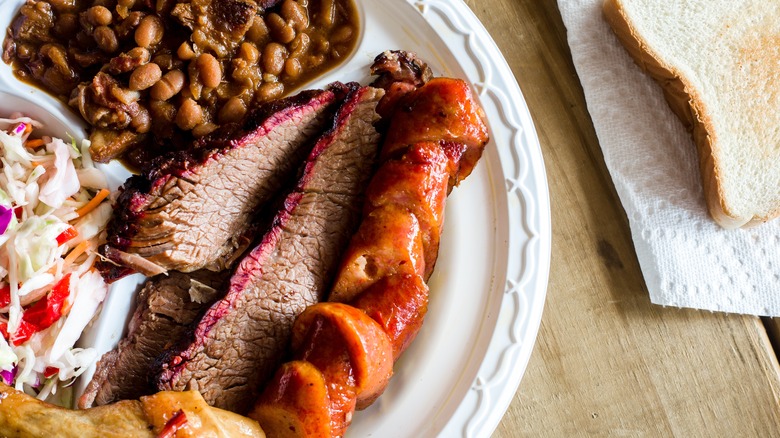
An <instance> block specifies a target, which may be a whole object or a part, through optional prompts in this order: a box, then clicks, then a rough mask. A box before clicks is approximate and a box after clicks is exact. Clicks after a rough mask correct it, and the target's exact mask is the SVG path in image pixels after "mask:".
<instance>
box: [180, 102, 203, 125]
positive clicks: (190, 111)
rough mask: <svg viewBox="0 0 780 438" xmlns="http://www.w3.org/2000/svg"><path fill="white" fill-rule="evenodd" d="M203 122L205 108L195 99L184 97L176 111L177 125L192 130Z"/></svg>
mask: <svg viewBox="0 0 780 438" xmlns="http://www.w3.org/2000/svg"><path fill="white" fill-rule="evenodd" d="M201 122H203V108H201V107H200V105H198V103H197V102H195V100H194V99H191V98H188V99H184V101H183V102H182V103H181V106H179V111H178V112H177V113H176V126H178V127H179V128H181V129H183V130H185V131H190V130H192V128H194V127H196V126H198V125H199V124H201Z"/></svg>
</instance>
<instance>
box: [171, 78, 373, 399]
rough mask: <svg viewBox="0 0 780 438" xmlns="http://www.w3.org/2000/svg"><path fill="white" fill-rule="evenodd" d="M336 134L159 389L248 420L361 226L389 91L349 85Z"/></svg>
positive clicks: (314, 155) (314, 157) (322, 143)
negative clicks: (193, 394) (190, 393)
mask: <svg viewBox="0 0 780 438" xmlns="http://www.w3.org/2000/svg"><path fill="white" fill-rule="evenodd" d="M347 87H348V88H349V91H348V94H347V97H346V99H345V102H344V103H343V104H342V105H341V107H340V108H339V109H338V110H337V112H336V115H335V118H334V122H333V125H332V126H331V127H330V128H329V130H328V131H327V132H325V134H323V136H322V137H321V138H320V139H319V140H318V142H317V143H316V145H315V146H314V149H313V151H312V152H311V154H310V155H309V157H308V159H307V161H306V164H305V168H304V172H303V176H302V177H301V179H300V180H299V182H298V184H297V186H296V188H295V189H294V190H293V192H292V193H290V194H289V195H288V196H287V198H286V199H285V200H284V206H283V208H282V210H281V211H280V212H279V213H278V214H277V215H276V217H275V218H274V221H273V225H272V227H271V229H270V230H269V231H268V232H267V233H266V234H265V235H264V237H263V238H262V241H261V243H260V244H259V245H258V246H257V247H256V248H254V249H253V250H252V251H251V252H250V253H249V254H248V255H247V256H246V257H244V258H243V259H242V260H241V261H240V263H239V265H238V267H237V268H236V271H235V273H234V274H233V276H232V277H231V279H230V284H229V287H228V289H227V293H226V295H225V296H224V298H222V299H220V300H219V301H217V302H216V303H215V304H214V305H212V307H211V308H209V310H208V311H207V312H206V314H205V315H204V317H203V318H202V319H201V321H200V323H199V324H198V325H197V327H196V328H195V332H194V336H193V338H192V341H191V342H190V344H189V345H187V346H186V347H185V348H182V349H181V350H180V351H178V352H177V353H175V354H172V355H171V356H170V358H169V359H168V360H167V361H166V363H165V365H164V368H163V373H162V375H161V377H160V381H159V387H160V389H173V390H184V389H196V390H198V391H200V393H201V394H203V396H204V398H205V399H206V401H207V402H208V403H209V404H212V405H214V406H217V407H221V408H225V409H229V410H232V411H235V412H246V411H247V410H248V409H249V408H250V407H251V405H252V403H253V402H254V400H255V399H256V397H257V394H258V391H259V389H260V388H259V387H260V385H261V384H262V383H263V382H264V381H265V380H266V379H267V378H268V377H269V376H270V374H271V373H272V372H273V370H274V368H275V367H276V366H277V365H278V362H279V361H280V359H281V356H282V354H283V352H284V351H285V349H286V347H287V345H288V342H289V339H290V330H291V326H292V323H293V320H294V319H295V317H296V316H297V315H298V314H300V313H301V312H302V311H303V310H304V309H305V308H306V307H307V306H308V305H311V304H314V303H316V302H318V301H319V300H320V299H321V298H323V294H324V293H325V291H326V290H327V289H328V288H329V287H330V284H331V282H332V279H333V275H334V271H335V268H336V264H337V263H338V260H339V258H340V256H341V254H342V252H343V250H344V248H345V246H346V244H347V243H348V241H349V238H350V236H351V235H352V233H353V232H354V231H355V229H356V227H357V222H358V219H359V216H360V211H361V207H362V197H363V192H364V190H365V187H366V185H367V182H368V180H369V178H370V177H371V174H372V171H373V168H374V164H375V160H376V156H377V152H378V146H377V143H378V141H379V134H378V133H377V132H376V129H375V128H374V126H373V125H374V123H375V122H376V121H377V120H378V118H379V116H378V115H377V113H376V111H375V108H376V105H377V102H378V101H379V99H380V98H381V96H382V95H383V90H380V89H376V88H371V87H360V86H358V85H357V84H350V85H348V86H347Z"/></svg>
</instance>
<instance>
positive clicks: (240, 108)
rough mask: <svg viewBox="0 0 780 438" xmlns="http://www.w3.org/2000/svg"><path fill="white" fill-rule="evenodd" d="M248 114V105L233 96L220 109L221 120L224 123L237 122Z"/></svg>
mask: <svg viewBox="0 0 780 438" xmlns="http://www.w3.org/2000/svg"><path fill="white" fill-rule="evenodd" d="M244 114H246V106H245V105H244V102H243V101H242V100H241V99H239V98H238V97H231V98H230V99H229V100H228V101H227V102H225V104H224V105H222V108H220V110H219V121H220V122H222V123H229V122H237V121H239V120H241V118H242V117H244Z"/></svg>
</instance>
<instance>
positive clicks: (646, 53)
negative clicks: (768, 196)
mask: <svg viewBox="0 0 780 438" xmlns="http://www.w3.org/2000/svg"><path fill="white" fill-rule="evenodd" d="M603 13H604V17H605V18H606V20H607V22H608V23H609V25H610V26H611V27H612V30H613V31H614V32H615V35H617V37H618V40H620V42H621V44H622V45H623V46H624V47H625V48H626V50H627V51H628V53H629V54H630V55H631V57H632V58H633V59H634V62H636V64H637V65H639V66H640V67H641V68H642V69H643V70H645V71H646V72H647V73H648V74H649V75H650V76H651V77H652V78H653V79H654V80H655V81H656V82H657V83H658V84H659V85H660V86H661V88H662V90H663V92H664V96H665V97H666V101H667V102H668V103H669V106H670V107H671V109H672V111H674V113H675V114H676V115H677V116H678V117H679V118H680V120H681V121H682V122H683V123H684V124H685V126H686V128H688V130H690V131H691V132H692V135H693V140H694V143H695V144H696V147H697V151H698V156H699V169H700V171H701V180H702V187H703V189H704V197H705V201H706V202H707V209H708V210H709V213H710V216H712V218H713V219H714V220H715V222H717V223H718V224H719V225H720V226H721V227H723V228H726V229H733V228H739V227H743V228H747V227H751V226H755V225H759V224H761V223H764V222H766V221H768V220H771V219H774V218H776V217H778V216H780V206H778V207H777V208H775V209H773V210H772V211H771V212H770V213H769V214H768V215H767V216H766V217H761V216H757V215H754V216H739V215H737V214H736V213H734V212H732V211H730V209H729V207H728V204H727V203H726V199H725V197H724V195H723V188H722V186H721V182H720V180H721V178H722V175H720V174H719V172H718V169H720V167H721V166H720V165H719V160H720V156H719V155H718V154H717V153H715V151H716V150H717V147H718V143H717V135H716V133H717V130H716V129H715V127H714V123H713V121H712V118H711V117H710V115H709V114H708V111H707V107H706V106H705V105H704V103H703V100H702V99H701V98H700V96H699V92H698V90H697V89H696V88H694V87H693V85H692V84H691V83H690V82H689V81H688V79H687V78H686V77H685V76H684V75H682V74H681V73H680V72H679V71H678V70H677V69H676V68H675V67H674V66H672V65H669V64H667V63H666V62H664V60H663V57H662V56H660V54H658V53H656V52H655V51H654V50H653V49H652V48H651V47H650V46H649V44H648V43H647V42H646V41H645V40H644V39H643V38H642V36H641V35H640V34H639V33H638V32H636V29H634V27H633V26H632V24H631V19H630V18H629V17H628V16H627V15H626V13H625V10H624V9H623V5H622V0H605V1H604V4H603Z"/></svg>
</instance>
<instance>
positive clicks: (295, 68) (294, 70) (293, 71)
mask: <svg viewBox="0 0 780 438" xmlns="http://www.w3.org/2000/svg"><path fill="white" fill-rule="evenodd" d="M284 73H285V74H286V75H287V76H288V77H290V78H297V77H298V76H300V75H301V73H303V66H302V65H301V61H300V60H299V59H298V58H290V59H288V60H287V61H285V63H284Z"/></svg>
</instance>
